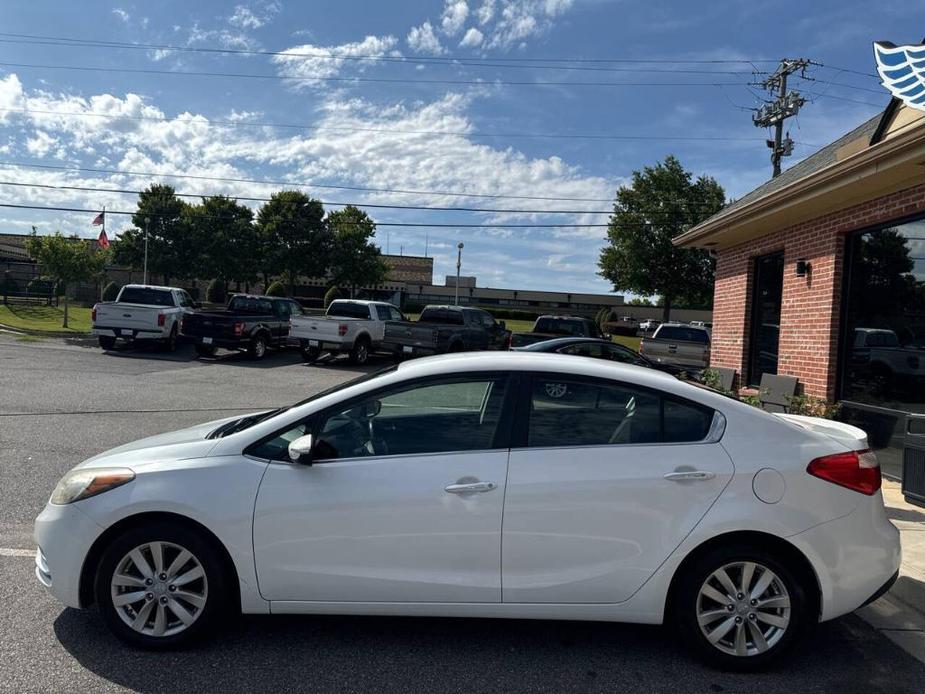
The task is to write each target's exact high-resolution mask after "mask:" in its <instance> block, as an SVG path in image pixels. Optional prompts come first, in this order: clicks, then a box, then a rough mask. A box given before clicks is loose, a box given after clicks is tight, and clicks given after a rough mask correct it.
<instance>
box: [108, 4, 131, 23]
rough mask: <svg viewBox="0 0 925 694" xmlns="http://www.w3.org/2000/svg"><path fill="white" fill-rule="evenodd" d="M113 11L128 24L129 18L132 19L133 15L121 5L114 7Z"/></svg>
mask: <svg viewBox="0 0 925 694" xmlns="http://www.w3.org/2000/svg"><path fill="white" fill-rule="evenodd" d="M112 13H113V14H114V15H116V17H118V18H119V19H121V20H122V21H123V22H125V23H126V24H128V23H129V20H130V19H131V15H129V13H128V12H126V11H125V10H123V9H122V8H121V7H116V8H114V9H113V11H112Z"/></svg>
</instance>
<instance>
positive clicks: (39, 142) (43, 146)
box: [26, 130, 58, 157]
mask: <svg viewBox="0 0 925 694" xmlns="http://www.w3.org/2000/svg"><path fill="white" fill-rule="evenodd" d="M57 144H58V138H56V137H52V136H51V135H49V134H48V133H46V132H45V131H44V130H39V131H37V132H36V133H35V137H30V138H29V139H28V140H26V149H27V150H28V151H29V154H34V155H35V156H37V157H44V156H45V155H46V154H48V152H49V151H51V148H52V147H54V146H55V145H57Z"/></svg>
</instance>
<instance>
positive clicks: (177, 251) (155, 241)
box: [112, 183, 202, 283]
mask: <svg viewBox="0 0 925 694" xmlns="http://www.w3.org/2000/svg"><path fill="white" fill-rule="evenodd" d="M188 208H189V205H187V204H186V203H185V202H183V201H182V200H180V199H179V198H178V197H177V194H176V191H175V190H174V189H173V187H172V186H169V185H166V184H161V183H154V184H152V185H150V186H148V187H147V188H145V189H144V190H143V191H141V193H140V194H139V195H138V205H137V208H136V211H135V214H133V215H132V224H134V225H135V228H134V229H127V230H126V231H123V232H122V233H121V234H119V237H118V238H117V239H116V240H115V241H114V242H113V244H112V249H113V259H114V260H115V262H116V263H118V264H119V265H128V266H129V267H133V268H136V269H141V268H142V267H144V250H145V243H144V238H145V227H147V230H148V274H149V275H150V274H156V275H162V276H163V277H164V282H166V283H169V282H170V278H171V277H192V276H194V275H195V274H197V273H198V270H199V262H200V261H201V259H202V254H201V253H200V243H199V239H198V238H197V234H196V231H197V226H196V225H195V224H194V223H193V218H192V217H191V216H190V214H189V210H188Z"/></svg>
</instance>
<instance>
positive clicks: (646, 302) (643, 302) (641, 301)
mask: <svg viewBox="0 0 925 694" xmlns="http://www.w3.org/2000/svg"><path fill="white" fill-rule="evenodd" d="M626 305H627V306H655V304H653V303H652V300H651V299H647V298H646V297H644V296H634V297H633V298H632V299H630V300H629V301H627V302H626Z"/></svg>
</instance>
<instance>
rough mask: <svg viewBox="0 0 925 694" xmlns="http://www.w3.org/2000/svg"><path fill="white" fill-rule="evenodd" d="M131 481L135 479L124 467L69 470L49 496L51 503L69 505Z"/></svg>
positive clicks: (132, 473)
mask: <svg viewBox="0 0 925 694" xmlns="http://www.w3.org/2000/svg"><path fill="white" fill-rule="evenodd" d="M133 479H135V473H134V472H132V471H131V470H129V469H128V468H124V467H108V468H103V467H98V468H92V467H91V468H79V469H77V470H71V471H70V472H69V473H67V474H66V475H65V476H64V477H62V478H61V481H60V482H58V486H57V487H55V491H54V492H52V494H51V503H53V504H58V505H63V504H70V503H73V502H75V501H80V500H81V499H87V498H89V497H91V496H96V495H97V494H102V493H103V492H108V491H109V490H110V489H115V488H116V487H121V486H122V485H123V484H125V483H127V482H131V481H132V480H133Z"/></svg>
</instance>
